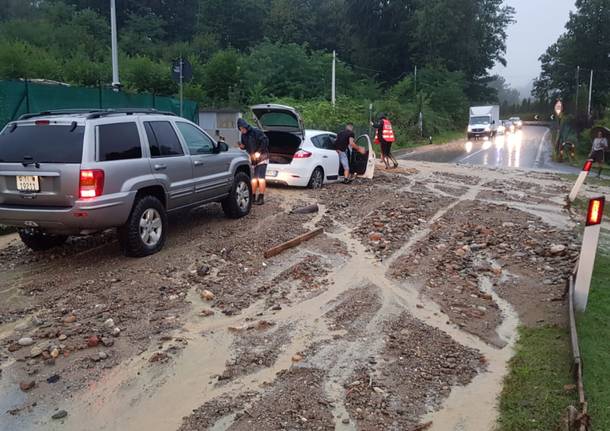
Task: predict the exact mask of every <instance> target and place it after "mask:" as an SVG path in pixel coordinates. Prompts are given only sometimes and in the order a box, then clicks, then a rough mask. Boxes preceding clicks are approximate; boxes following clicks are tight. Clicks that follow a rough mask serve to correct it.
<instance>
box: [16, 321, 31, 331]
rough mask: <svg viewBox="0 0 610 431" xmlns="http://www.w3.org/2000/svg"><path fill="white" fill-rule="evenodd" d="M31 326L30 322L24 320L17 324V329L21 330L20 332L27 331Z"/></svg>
mask: <svg viewBox="0 0 610 431" xmlns="http://www.w3.org/2000/svg"><path fill="white" fill-rule="evenodd" d="M29 328H30V323H29V322H23V323H20V324H19V325H17V326H15V330H16V331H19V332H23V331H27V330H28V329H29Z"/></svg>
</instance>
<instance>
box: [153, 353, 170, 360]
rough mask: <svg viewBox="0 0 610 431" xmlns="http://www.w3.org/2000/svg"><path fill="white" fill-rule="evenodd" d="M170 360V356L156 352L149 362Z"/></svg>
mask: <svg viewBox="0 0 610 431" xmlns="http://www.w3.org/2000/svg"><path fill="white" fill-rule="evenodd" d="M168 359H169V356H167V353H163V352H155V353H154V354H153V355H152V356H151V357H150V359H149V360H148V362H165V361H167V360H168Z"/></svg>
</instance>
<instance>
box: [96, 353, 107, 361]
mask: <svg viewBox="0 0 610 431" xmlns="http://www.w3.org/2000/svg"><path fill="white" fill-rule="evenodd" d="M97 356H98V358H100V359H101V360H104V359H108V353H106V352H99V353H98V354H97Z"/></svg>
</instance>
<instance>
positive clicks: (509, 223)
mask: <svg viewBox="0 0 610 431" xmlns="http://www.w3.org/2000/svg"><path fill="white" fill-rule="evenodd" d="M502 227H515V224H514V223H511V222H508V221H507V222H504V223H502Z"/></svg>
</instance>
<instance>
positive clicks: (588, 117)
mask: <svg viewBox="0 0 610 431" xmlns="http://www.w3.org/2000/svg"><path fill="white" fill-rule="evenodd" d="M591 96H593V69H591V79H590V81H589V106H588V108H587V120H590V119H591Z"/></svg>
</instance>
